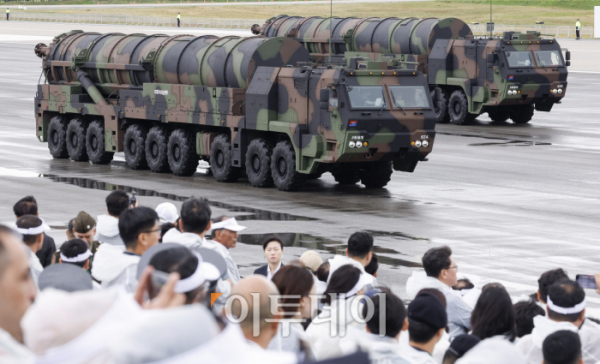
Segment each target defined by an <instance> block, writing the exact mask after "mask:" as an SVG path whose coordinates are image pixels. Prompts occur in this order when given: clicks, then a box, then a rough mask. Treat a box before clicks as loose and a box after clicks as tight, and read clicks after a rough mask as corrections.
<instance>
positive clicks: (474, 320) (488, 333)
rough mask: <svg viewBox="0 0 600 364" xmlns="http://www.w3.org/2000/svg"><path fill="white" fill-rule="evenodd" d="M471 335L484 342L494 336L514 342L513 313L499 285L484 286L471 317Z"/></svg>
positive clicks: (506, 295) (504, 290)
mask: <svg viewBox="0 0 600 364" xmlns="http://www.w3.org/2000/svg"><path fill="white" fill-rule="evenodd" d="M471 329H472V333H473V335H475V336H477V337H478V338H479V339H481V340H484V339H488V338H491V337H494V336H498V337H502V338H505V339H506V340H508V341H510V342H514V341H515V337H516V328H515V311H514V309H513V305H512V301H511V299H510V296H509V295H508V292H506V289H505V288H504V287H503V286H501V285H495V284H491V285H489V284H488V285H485V286H484V287H483V289H482V291H481V295H480V296H479V299H478V300H477V304H476V305H475V309H473V313H472V315H471Z"/></svg>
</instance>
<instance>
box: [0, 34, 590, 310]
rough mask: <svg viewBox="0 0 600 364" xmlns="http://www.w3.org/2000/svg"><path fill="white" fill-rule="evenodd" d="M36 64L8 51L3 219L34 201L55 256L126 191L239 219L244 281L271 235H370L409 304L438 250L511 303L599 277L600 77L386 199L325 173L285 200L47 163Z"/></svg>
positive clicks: (477, 136) (240, 186)
mask: <svg viewBox="0 0 600 364" xmlns="http://www.w3.org/2000/svg"><path fill="white" fill-rule="evenodd" d="M36 26H37V27H39V24H38V25H36ZM593 57H595V54H594V53H590V58H593ZM40 66H41V64H40V60H39V59H38V58H37V57H35V55H34V54H33V45H32V44H31V43H30V44H20V43H19V42H18V41H16V42H14V43H2V42H0V120H1V125H2V127H1V128H0V221H5V222H9V221H13V220H14V216H13V213H12V205H13V204H14V203H15V202H16V201H17V200H18V199H19V198H20V197H22V196H25V195H30V194H32V195H34V196H35V197H36V199H37V200H38V203H39V206H40V207H39V208H40V216H42V217H43V218H44V219H45V220H46V222H47V223H48V224H49V225H51V226H52V228H53V230H52V232H51V234H50V235H52V236H53V237H54V238H55V240H56V241H57V243H59V244H60V243H62V241H63V240H64V230H65V229H66V224H67V222H68V220H69V219H71V218H73V217H74V216H75V215H76V214H77V212H79V211H80V210H85V211H87V212H88V213H90V214H92V215H93V216H96V215H99V214H103V213H105V204H104V198H105V197H106V195H107V194H108V193H109V191H111V190H113V189H124V190H126V191H132V190H135V191H136V192H137V193H138V200H139V202H140V204H142V205H146V206H149V207H155V206H156V205H158V204H159V203H162V202H165V201H171V202H173V203H174V204H176V205H177V206H180V204H181V201H182V200H184V199H186V198H188V197H190V196H196V197H206V198H208V199H209V200H210V201H211V204H212V209H213V216H218V215H229V216H235V217H237V218H238V219H240V220H243V222H242V224H243V225H245V226H247V227H248V229H247V230H245V231H244V232H243V234H244V235H243V236H241V237H240V242H239V243H238V246H237V247H236V248H235V249H233V250H232V255H233V257H234V259H236V261H237V263H238V264H239V266H240V271H241V273H242V275H247V274H251V273H252V272H253V270H254V269H256V268H257V267H258V266H260V265H263V264H265V259H264V257H263V254H262V247H261V246H260V244H261V243H262V241H263V240H264V236H265V235H264V234H271V233H278V234H282V236H283V237H284V241H285V243H286V245H288V246H286V248H285V250H284V262H287V261H290V260H292V259H296V258H298V257H299V256H300V254H301V253H302V252H303V251H305V250H306V249H316V250H317V251H318V252H320V253H322V255H323V256H324V257H330V256H331V255H332V254H335V253H336V252H338V253H339V252H343V250H344V247H343V244H344V243H345V242H346V241H347V239H348V237H349V235H350V234H352V233H353V232H355V231H358V230H368V231H371V232H372V233H373V235H374V236H375V244H376V251H377V252H378V254H379V255H380V257H381V263H382V264H380V269H379V272H378V280H379V282H381V283H384V284H387V285H389V286H391V287H392V288H393V290H394V291H396V292H397V293H398V294H400V295H401V296H403V297H404V296H406V292H405V290H404V285H405V283H406V279H407V278H408V277H409V276H410V275H411V274H412V272H413V271H415V270H416V269H419V267H420V260H421V256H422V255H423V253H424V252H425V251H427V250H428V249H430V248H432V247H436V246H441V245H449V246H450V247H451V248H452V249H453V252H454V258H455V260H456V262H457V265H458V266H459V270H458V272H459V276H460V277H468V278H470V279H471V280H473V281H475V282H476V283H479V284H484V283H487V282H501V283H502V284H504V285H505V286H506V287H507V288H508V289H509V291H510V292H511V294H512V295H513V296H519V295H521V294H529V293H532V292H534V291H535V290H536V289H537V279H538V277H539V275H540V274H541V273H542V272H544V271H546V270H548V269H552V268H556V267H562V268H565V269H566V270H567V271H568V272H569V274H570V275H571V276H572V278H574V276H575V274H593V273H595V272H598V271H600V264H598V263H599V262H600V244H599V240H600V228H599V223H598V222H599V221H600V201H599V194H598V191H599V187H600V119H599V118H598V111H599V110H600V108H599V106H598V101H597V100H598V96H597V95H598V94H599V91H600V74H593V73H572V74H570V75H569V88H568V91H567V96H566V97H565V99H564V101H563V103H562V104H560V105H556V106H555V108H554V110H552V112H550V113H541V112H540V113H536V115H535V116H534V118H533V120H532V121H531V123H530V124H529V125H524V126H515V125H513V124H511V123H501V124H494V123H491V121H490V120H489V118H487V115H485V114H484V115H483V116H481V117H480V118H479V119H478V121H477V123H476V125H472V126H455V125H438V126H437V131H438V134H437V137H436V139H435V144H434V148H433V153H432V154H431V155H430V156H429V161H428V162H425V163H421V164H420V165H419V166H417V169H416V171H415V172H414V173H412V174H410V173H400V172H396V173H394V175H393V176H392V181H391V182H390V184H389V185H388V186H387V188H385V189H382V190H378V191H373V190H366V189H364V188H363V187H362V186H361V185H356V186H338V185H336V183H335V181H334V179H333V177H332V176H331V175H330V174H325V175H324V176H323V177H322V178H321V179H319V180H316V181H309V182H308V183H307V184H306V187H305V188H304V190H303V191H302V192H298V193H285V192H280V191H278V190H276V189H273V188H271V189H258V188H254V187H252V186H251V185H250V184H249V183H248V182H246V181H240V182H237V183H218V182H216V181H215V180H214V179H212V177H210V176H208V175H206V174H204V173H202V172H204V171H203V170H202V169H199V172H198V173H196V174H195V175H194V176H193V177H188V178H186V177H175V176H173V175H168V174H154V173H151V172H149V171H132V170H128V169H127V168H126V167H125V163H124V157H123V155H122V153H121V154H117V155H116V158H115V161H113V162H112V163H111V164H110V165H108V166H95V165H91V164H89V163H78V162H71V161H68V160H53V159H52V157H51V156H50V154H49V153H48V150H47V144H45V143H40V142H39V141H38V140H37V139H36V137H35V121H34V114H33V97H34V96H35V92H36V84H37V82H38V78H39V76H40V72H41V67H40ZM588 293H589V298H588V302H590V305H591V306H592V307H600V297H599V296H598V295H597V294H596V293H593V291H589V292H588Z"/></svg>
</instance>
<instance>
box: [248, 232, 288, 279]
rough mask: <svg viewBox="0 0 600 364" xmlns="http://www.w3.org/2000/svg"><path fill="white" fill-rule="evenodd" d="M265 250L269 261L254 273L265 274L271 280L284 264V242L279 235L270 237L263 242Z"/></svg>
mask: <svg viewBox="0 0 600 364" xmlns="http://www.w3.org/2000/svg"><path fill="white" fill-rule="evenodd" d="M263 251H264V253H265V258H266V259H267V262H269V263H268V264H267V265H263V266H262V267H260V268H257V269H256V270H255V271H254V274H260V275H263V276H265V277H267V279H269V280H270V279H271V278H273V275H275V273H277V271H278V270H279V268H281V266H282V265H283V263H282V262H281V259H282V258H283V242H282V241H281V239H279V238H278V237H275V236H274V237H269V238H268V239H267V240H265V242H264V244H263Z"/></svg>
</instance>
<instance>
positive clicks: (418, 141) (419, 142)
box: [415, 140, 421, 148]
mask: <svg viewBox="0 0 600 364" xmlns="http://www.w3.org/2000/svg"><path fill="white" fill-rule="evenodd" d="M415 147H417V148H419V147H421V141H420V140H417V141H416V142H415Z"/></svg>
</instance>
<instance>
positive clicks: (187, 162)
mask: <svg viewBox="0 0 600 364" xmlns="http://www.w3.org/2000/svg"><path fill="white" fill-rule="evenodd" d="M167 156H168V158H169V167H170V168H171V172H173V174H174V175H176V176H191V175H193V174H194V173H195V172H196V169H198V161H199V156H198V153H196V141H195V139H194V138H193V137H192V134H191V133H188V132H187V131H185V130H183V129H177V130H175V131H174V132H172V133H171V136H169V143H168V149H167Z"/></svg>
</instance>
